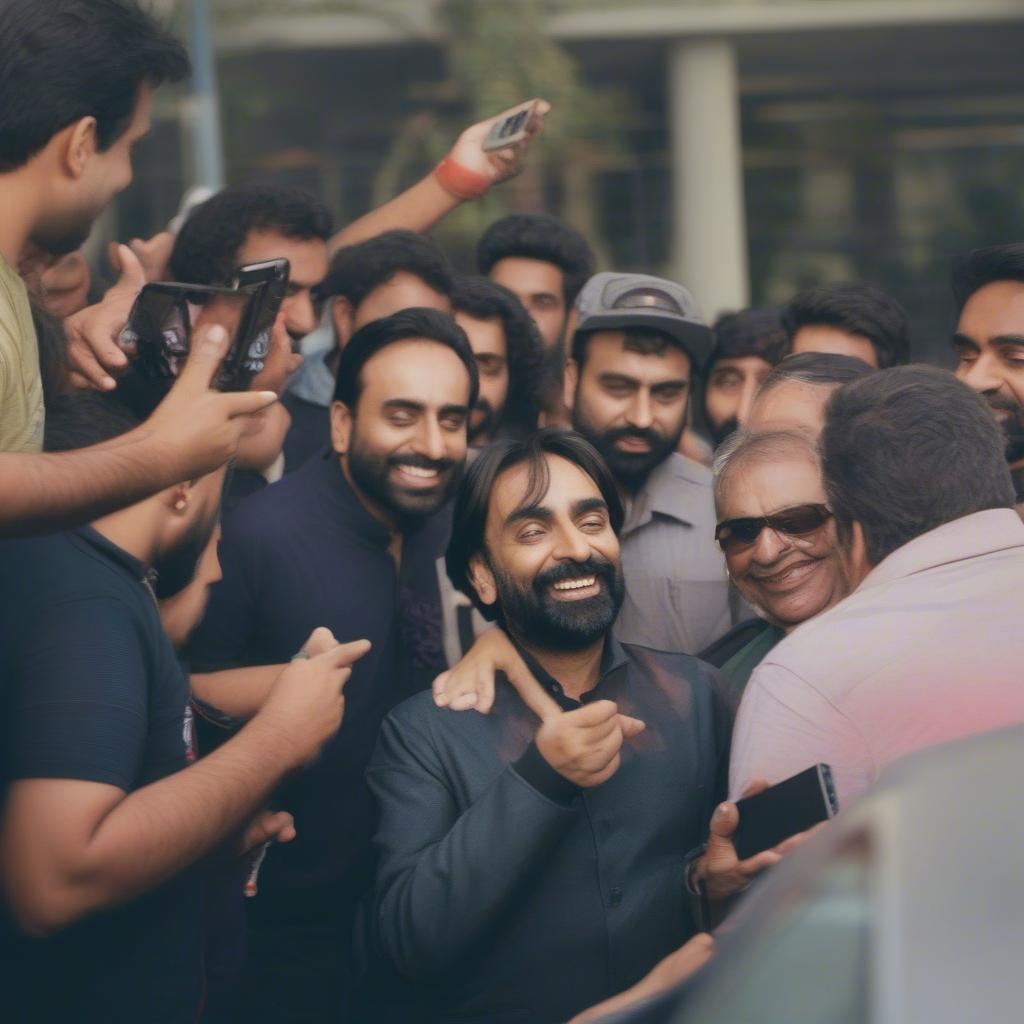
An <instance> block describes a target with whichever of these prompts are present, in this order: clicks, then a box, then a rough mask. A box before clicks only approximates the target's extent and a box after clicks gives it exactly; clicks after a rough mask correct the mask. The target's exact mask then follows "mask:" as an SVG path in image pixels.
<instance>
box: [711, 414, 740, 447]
mask: <svg viewBox="0 0 1024 1024" xmlns="http://www.w3.org/2000/svg"><path fill="white" fill-rule="evenodd" d="M708 429H709V430H710V431H711V441H712V443H713V444H714V446H715V447H716V448H717V447H718V446H719V445H720V444H721V443H722V442H723V441H724V440H726V438H728V437H731V436H732V435H733V434H735V433H736V431H737V430H739V429H740V425H739V421H738V420H737V419H736V417H735V416H730V417H729V418H728V419H727V420H726V421H725V422H724V423H723V424H722V425H721V426H718V427H716V426H715V425H714V423H712V422H711V420H710V419H708Z"/></svg>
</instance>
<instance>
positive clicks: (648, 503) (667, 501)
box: [622, 452, 709, 537]
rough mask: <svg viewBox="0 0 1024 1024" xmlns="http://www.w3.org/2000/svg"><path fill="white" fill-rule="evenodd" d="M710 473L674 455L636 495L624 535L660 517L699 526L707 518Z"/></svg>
mask: <svg viewBox="0 0 1024 1024" xmlns="http://www.w3.org/2000/svg"><path fill="white" fill-rule="evenodd" d="M708 485H709V480H708V471H707V470H706V469H705V468H704V467H703V466H699V465H698V464H697V463H696V462H693V461H692V460H690V459H687V458H686V457H685V456H682V455H679V454H678V453H677V452H673V453H672V454H671V455H669V457H668V458H667V459H665V461H664V462H662V463H661V464H660V465H659V466H656V467H655V468H654V469H653V470H652V471H651V475H650V476H649V477H648V478H647V481H646V482H645V483H644V485H643V487H642V488H641V489H640V490H639V491H637V493H636V494H635V495H633V499H632V501H631V502H630V503H629V511H628V513H627V515H626V521H625V523H624V524H623V527H622V536H623V537H627V536H628V535H629V534H631V533H632V532H633V531H634V530H639V529H640V527H641V526H645V525H646V524H647V523H649V522H650V521H651V520H652V519H653V518H654V517H655V516H656V515H659V516H666V517H667V518H669V519H674V520H676V521H677V522H679V523H682V524H683V525H684V526H699V525H700V524H701V523H702V522H703V521H704V520H705V519H706V518H707V503H708V501H707V494H706V488H707V487H708Z"/></svg>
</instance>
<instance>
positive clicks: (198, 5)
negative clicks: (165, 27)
mask: <svg viewBox="0 0 1024 1024" xmlns="http://www.w3.org/2000/svg"><path fill="white" fill-rule="evenodd" d="M191 14H192V19H191V29H192V32H191V40H190V42H191V57H192V96H191V104H190V106H191V115H192V125H193V132H194V147H193V150H194V162H195V165H194V169H193V180H192V184H193V185H203V186H205V187H206V188H212V189H220V188H223V187H224V144H223V140H222V137H221V124H220V102H219V98H218V95H217V60H216V57H215V56H214V52H213V33H212V30H211V28H210V0H192V6H191Z"/></svg>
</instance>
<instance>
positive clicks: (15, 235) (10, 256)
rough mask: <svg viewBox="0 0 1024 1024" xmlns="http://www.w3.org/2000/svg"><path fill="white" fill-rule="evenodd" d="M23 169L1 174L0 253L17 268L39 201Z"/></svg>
mask: <svg viewBox="0 0 1024 1024" xmlns="http://www.w3.org/2000/svg"><path fill="white" fill-rule="evenodd" d="M23 170H24V169H21V170H19V171H12V172H10V173H9V174H4V175H0V254H2V255H3V258H4V259H5V260H6V261H7V263H8V264H9V265H10V266H11V267H13V268H14V269H15V270H16V271H17V270H18V265H19V264H20V262H21V258H22V254H23V253H24V251H25V249H26V247H27V245H28V240H29V237H30V236H31V234H32V228H33V225H34V223H35V219H36V207H37V201H38V197H37V195H36V193H35V189H33V188H32V187H31V185H30V183H29V182H28V180H27V179H26V177H25V175H24V174H23V173H22V171H23Z"/></svg>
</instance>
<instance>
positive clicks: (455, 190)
mask: <svg viewBox="0 0 1024 1024" xmlns="http://www.w3.org/2000/svg"><path fill="white" fill-rule="evenodd" d="M434 174H436V175H437V181H438V184H440V186H441V188H443V189H444V190H445V192H448V193H449V194H450V195H453V196H455V198H456V199H477V198H479V197H480V196H482V195H483V194H484V193H485V192H486V191H487V190H488V189H489V188H490V187H491V184H492V182H491V179H490V178H489V177H488V176H487V175H486V174H481V173H480V172H479V171H474V170H471V169H470V168H468V167H464V166H463V165H462V164H460V163H458V162H457V161H455V160H453V159H452V158H451V157H450V156H446V157H445V158H444V159H443V160H442V161H441V162H440V163H439V164H438V165H437V167H435V168H434Z"/></svg>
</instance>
